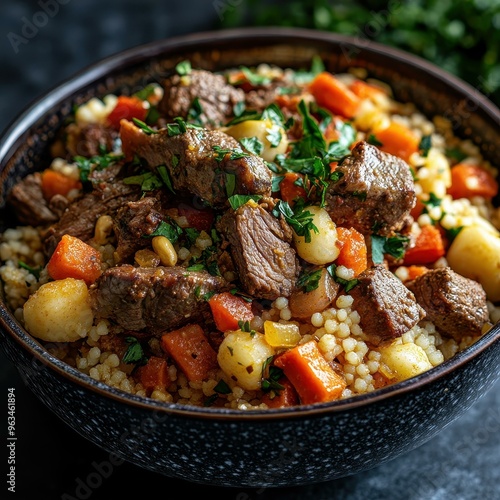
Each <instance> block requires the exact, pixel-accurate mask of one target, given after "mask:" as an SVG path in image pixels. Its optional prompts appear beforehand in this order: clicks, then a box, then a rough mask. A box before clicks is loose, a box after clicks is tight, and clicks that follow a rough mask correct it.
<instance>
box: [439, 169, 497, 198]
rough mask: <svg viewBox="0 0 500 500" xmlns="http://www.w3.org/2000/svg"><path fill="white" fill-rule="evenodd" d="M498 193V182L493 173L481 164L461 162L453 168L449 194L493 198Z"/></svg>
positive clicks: (460, 196) (459, 196) (456, 196)
mask: <svg viewBox="0 0 500 500" xmlns="http://www.w3.org/2000/svg"><path fill="white" fill-rule="evenodd" d="M497 193H498V183H497V181H496V180H495V178H494V177H493V175H492V174H491V173H490V172H488V171H487V170H486V169H485V168H483V167H481V166H480V165H472V164H467V163H459V164H458V165H455V166H454V167H453V168H452V169H451V186H450V187H449V189H448V194H450V195H451V196H453V198H472V197H473V196H482V197H483V198H487V199H491V198H493V197H494V196H496V195H497Z"/></svg>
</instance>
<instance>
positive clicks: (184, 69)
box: [175, 60, 191, 76]
mask: <svg viewBox="0 0 500 500" xmlns="http://www.w3.org/2000/svg"><path fill="white" fill-rule="evenodd" d="M175 71H176V72H177V74H178V75H179V76H185V75H189V74H190V73H191V62H190V61H188V60H185V61H181V62H180V63H178V64H177V66H176V67H175Z"/></svg>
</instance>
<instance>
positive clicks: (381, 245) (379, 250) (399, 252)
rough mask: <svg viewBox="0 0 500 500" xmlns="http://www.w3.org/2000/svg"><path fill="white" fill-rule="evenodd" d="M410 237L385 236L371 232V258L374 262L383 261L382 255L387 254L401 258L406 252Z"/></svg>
mask: <svg viewBox="0 0 500 500" xmlns="http://www.w3.org/2000/svg"><path fill="white" fill-rule="evenodd" d="M409 241H410V238H408V237H407V236H401V235H399V236H391V237H390V238H386V237H384V236H379V235H376V234H372V236H371V247H372V260H373V262H374V264H382V263H383V262H384V255H385V254H388V255H391V256H392V257H394V258H395V259H401V258H402V257H404V254H405V252H406V246H407V244H408V242H409Z"/></svg>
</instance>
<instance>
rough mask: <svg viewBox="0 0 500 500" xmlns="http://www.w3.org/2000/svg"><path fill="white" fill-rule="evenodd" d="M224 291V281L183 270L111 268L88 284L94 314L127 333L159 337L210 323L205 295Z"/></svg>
mask: <svg viewBox="0 0 500 500" xmlns="http://www.w3.org/2000/svg"><path fill="white" fill-rule="evenodd" d="M226 289H227V283H226V281H225V280H224V279H222V278H219V277H215V276H211V275H210V274H208V273H207V272H205V271H199V272H197V271H196V272H195V271H187V270H186V269H185V268H183V267H156V268H155V267H134V266H131V265H128V264H125V265H123V266H118V267H112V268H109V269H107V270H106V271H104V272H103V273H102V275H101V276H100V277H99V278H98V280H97V281H96V282H95V283H94V284H93V285H92V287H91V290H90V294H91V301H92V307H93V310H94V314H95V315H96V317H98V318H106V319H108V320H110V321H112V322H115V323H117V324H118V325H120V326H122V327H123V328H125V329H127V330H137V331H140V330H143V329H146V328H147V329H148V331H150V332H152V333H154V334H159V333H161V332H163V331H167V330H173V329H175V328H180V327H181V326H184V325H187V324H188V323H196V322H206V321H207V320H210V318H211V313H210V306H209V305H208V302H207V301H206V300H205V296H206V294H210V293H213V292H215V293H218V292H221V291H223V290H226Z"/></svg>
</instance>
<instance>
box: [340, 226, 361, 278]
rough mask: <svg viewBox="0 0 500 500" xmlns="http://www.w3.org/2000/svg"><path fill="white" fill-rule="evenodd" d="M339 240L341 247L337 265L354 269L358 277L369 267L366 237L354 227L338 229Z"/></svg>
mask: <svg viewBox="0 0 500 500" xmlns="http://www.w3.org/2000/svg"><path fill="white" fill-rule="evenodd" d="M337 238H338V240H339V242H340V244H341V247H340V253H339V256H338V257H337V260H336V261H335V262H336V264H338V265H340V266H345V267H347V268H349V269H352V270H353V271H354V276H358V274H361V273H362V272H363V271H364V270H365V269H366V268H367V267H368V257H367V254H368V252H367V247H366V241H365V237H364V236H363V235H362V234H361V233H360V232H359V231H356V229H354V228H353V227H351V228H346V227H337Z"/></svg>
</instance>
